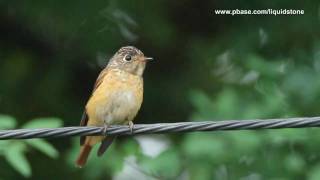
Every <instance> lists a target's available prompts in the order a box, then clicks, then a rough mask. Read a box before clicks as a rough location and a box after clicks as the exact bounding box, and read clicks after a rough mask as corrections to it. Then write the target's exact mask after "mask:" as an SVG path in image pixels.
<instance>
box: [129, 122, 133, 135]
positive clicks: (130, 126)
mask: <svg viewBox="0 0 320 180" xmlns="http://www.w3.org/2000/svg"><path fill="white" fill-rule="evenodd" d="M133 127H134V124H133V122H132V121H129V128H130V133H131V134H132V133H133Z"/></svg>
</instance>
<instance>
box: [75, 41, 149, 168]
mask: <svg viewBox="0 0 320 180" xmlns="http://www.w3.org/2000/svg"><path fill="white" fill-rule="evenodd" d="M150 60H152V58H150V57H145V56H144V54H143V53H142V52H141V51H140V50H139V49H137V48H135V47H133V46H126V47H122V48H120V49H119V50H118V52H116V54H115V55H114V56H113V57H112V58H111V59H110V61H109V63H108V65H107V66H106V67H105V68H104V69H103V70H102V71H101V73H100V74H99V76H98V78H97V80H96V82H95V85H94V88H93V92H92V95H91V97H90V98H89V100H88V102H87V104H86V107H85V111H84V113H83V116H82V119H81V122H80V126H103V127H105V128H107V126H109V125H129V128H130V130H131V131H132V128H133V122H132V121H133V119H134V117H135V116H136V115H137V113H138V111H139V109H140V107H141V104H142V100H143V78H142V75H143V72H144V69H145V67H146V62H147V61H150ZM105 130H106V129H105ZM114 138H115V136H82V137H80V145H81V150H80V154H79V156H78V159H77V160H76V165H77V166H78V167H83V166H84V165H85V164H86V161H87V158H88V156H89V153H90V151H91V149H92V146H93V145H95V144H97V143H99V142H101V145H100V147H99V149H98V152H97V155H98V156H101V155H102V154H103V153H104V152H105V151H106V150H107V148H108V147H109V146H110V144H111V143H112V142H113V140H114Z"/></svg>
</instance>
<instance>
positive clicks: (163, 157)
mask: <svg viewBox="0 0 320 180" xmlns="http://www.w3.org/2000/svg"><path fill="white" fill-rule="evenodd" d="M141 166H142V167H143V169H146V170H147V171H148V172H150V173H154V174H155V175H160V176H161V177H164V178H165V179H172V178H173V177H175V176H178V175H179V172H180V169H181V161H180V159H179V155H178V152H177V151H175V150H174V149H169V150H167V151H164V152H163V153H161V154H160V155H159V156H157V157H156V158H145V159H143V161H142V162H141Z"/></svg>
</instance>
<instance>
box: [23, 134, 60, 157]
mask: <svg viewBox="0 0 320 180" xmlns="http://www.w3.org/2000/svg"><path fill="white" fill-rule="evenodd" d="M26 142H27V143H28V144H29V145H31V146H32V147H34V148H35V149H38V150H39V151H41V152H43V153H44V154H46V155H47V156H49V157H51V158H57V157H58V156H59V152H58V151H57V150H56V149H55V148H54V147H53V146H52V145H51V144H49V143H48V142H47V141H45V140H42V139H31V140H27V141H26Z"/></svg>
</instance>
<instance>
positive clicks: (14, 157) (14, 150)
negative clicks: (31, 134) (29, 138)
mask: <svg viewBox="0 0 320 180" xmlns="http://www.w3.org/2000/svg"><path fill="white" fill-rule="evenodd" d="M8 148H9V149H8V151H6V154H5V158H6V160H7V161H8V162H9V164H10V165H11V166H12V167H13V168H14V169H15V170H16V171H18V172H19V173H20V174H21V175H23V176H24V177H30V176H31V167H30V164H29V162H28V160H27V159H26V157H25V155H24V150H25V148H26V147H25V146H24V144H22V143H15V144H11V145H10V146H8Z"/></svg>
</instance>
